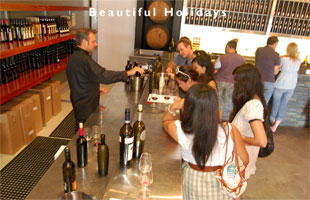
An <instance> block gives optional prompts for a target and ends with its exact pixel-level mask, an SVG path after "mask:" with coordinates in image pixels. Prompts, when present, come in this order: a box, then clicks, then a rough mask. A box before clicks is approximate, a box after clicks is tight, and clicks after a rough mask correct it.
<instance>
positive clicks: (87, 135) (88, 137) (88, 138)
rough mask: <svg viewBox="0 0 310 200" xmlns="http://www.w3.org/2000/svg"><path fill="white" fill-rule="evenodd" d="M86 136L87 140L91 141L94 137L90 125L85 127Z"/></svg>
mask: <svg viewBox="0 0 310 200" xmlns="http://www.w3.org/2000/svg"><path fill="white" fill-rule="evenodd" d="M84 136H85V139H86V141H87V142H89V141H90V140H91V139H92V136H91V131H90V128H88V127H86V128H84Z"/></svg>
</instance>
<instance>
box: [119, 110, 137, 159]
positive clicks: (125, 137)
mask: <svg viewBox="0 0 310 200" xmlns="http://www.w3.org/2000/svg"><path fill="white" fill-rule="evenodd" d="M119 142H120V164H121V165H128V164H129V163H130V161H131V160H132V155H133V142H134V134H133V129H132V127H131V125H130V109H129V108H126V109H125V124H124V125H123V126H122V128H121V130H120V132H119Z"/></svg>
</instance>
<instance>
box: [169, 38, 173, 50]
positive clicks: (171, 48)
mask: <svg viewBox="0 0 310 200" xmlns="http://www.w3.org/2000/svg"><path fill="white" fill-rule="evenodd" d="M173 51H174V39H173V37H172V38H171V42H170V44H169V52H173Z"/></svg>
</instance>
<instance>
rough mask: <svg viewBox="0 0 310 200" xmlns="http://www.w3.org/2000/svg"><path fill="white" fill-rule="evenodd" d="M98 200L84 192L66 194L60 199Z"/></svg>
mask: <svg viewBox="0 0 310 200" xmlns="http://www.w3.org/2000/svg"><path fill="white" fill-rule="evenodd" d="M82 199H83V200H96V197H94V196H92V195H89V194H86V193H84V192H78V191H73V192H69V193H65V194H64V195H63V196H61V197H59V200H82Z"/></svg>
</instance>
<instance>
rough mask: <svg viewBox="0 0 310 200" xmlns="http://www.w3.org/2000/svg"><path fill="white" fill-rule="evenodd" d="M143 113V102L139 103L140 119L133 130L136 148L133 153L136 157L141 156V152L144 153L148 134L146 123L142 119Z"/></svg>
mask: <svg viewBox="0 0 310 200" xmlns="http://www.w3.org/2000/svg"><path fill="white" fill-rule="evenodd" d="M142 113H143V106H142V104H139V105H138V120H137V121H136V122H135V123H134V125H133V132H134V148H133V152H134V153H133V155H134V157H135V158H140V156H141V154H142V153H143V149H144V141H145V136H146V131H145V125H144V122H143V121H142Z"/></svg>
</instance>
